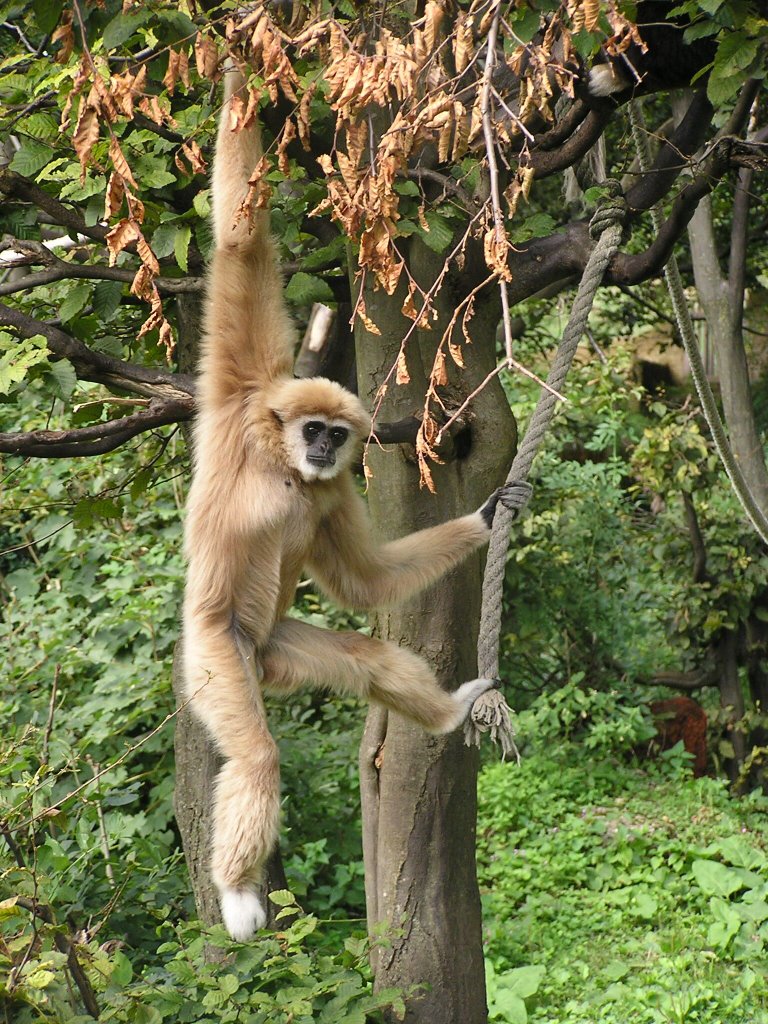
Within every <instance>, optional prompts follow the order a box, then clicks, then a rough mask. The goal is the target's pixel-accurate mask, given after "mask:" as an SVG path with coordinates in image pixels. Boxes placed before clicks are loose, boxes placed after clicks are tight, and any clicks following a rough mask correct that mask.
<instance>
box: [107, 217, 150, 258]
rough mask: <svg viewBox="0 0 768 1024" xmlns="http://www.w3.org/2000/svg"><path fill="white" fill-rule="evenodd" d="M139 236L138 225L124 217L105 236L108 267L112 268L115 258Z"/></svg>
mask: <svg viewBox="0 0 768 1024" xmlns="http://www.w3.org/2000/svg"><path fill="white" fill-rule="evenodd" d="M140 235H141V229H140V228H139V225H138V224H137V223H136V222H135V221H132V220H130V219H129V218H127V217H125V218H123V220H121V221H118V223H117V224H115V226H114V227H113V228H112V230H111V231H110V232H109V233H108V234H107V236H106V243H107V249H108V250H109V265H110V267H114V265H115V262H116V261H117V257H118V256H119V255H120V253H121V252H122V251H123V249H125V248H126V247H127V246H129V245H131V243H132V242H135V241H136V240H137V239H138V238H139V236H140Z"/></svg>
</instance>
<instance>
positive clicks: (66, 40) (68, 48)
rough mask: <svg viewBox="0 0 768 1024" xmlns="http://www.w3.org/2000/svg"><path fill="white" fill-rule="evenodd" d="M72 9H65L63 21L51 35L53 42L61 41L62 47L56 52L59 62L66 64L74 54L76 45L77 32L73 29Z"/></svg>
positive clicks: (62, 16)
mask: <svg viewBox="0 0 768 1024" xmlns="http://www.w3.org/2000/svg"><path fill="white" fill-rule="evenodd" d="M72 17H73V13H72V11H63V12H62V15H61V21H60V22H59V24H58V27H57V28H56V31H55V32H54V33H53V35H52V36H51V43H61V48H60V49H59V52H58V53H57V54H56V63H57V64H66V63H67V61H68V60H69V58H70V56H71V55H72V50H73V48H74V45H75V34H74V32H73V31H72Z"/></svg>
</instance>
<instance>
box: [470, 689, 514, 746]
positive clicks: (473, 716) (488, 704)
mask: <svg viewBox="0 0 768 1024" xmlns="http://www.w3.org/2000/svg"><path fill="white" fill-rule="evenodd" d="M485 732H490V734H491V740H492V741H493V742H494V743H497V744H499V746H500V747H501V756H502V760H506V759H507V758H508V757H509V756H510V755H514V757H515V759H516V761H517V763H518V764H520V751H519V750H518V749H517V746H516V745H515V730H514V729H513V728H512V717H511V715H510V709H509V705H508V704H507V702H506V700H505V699H504V694H503V693H502V692H501V690H496V689H492V690H486V691H485V693H481V694H480V696H479V697H478V698H477V700H476V701H475V703H474V704H473V705H472V710H471V711H470V713H469V717H468V718H467V720H466V722H465V723H464V742H465V744H466V745H467V746H468V747H472V746H475V747H479V746H480V737H481V736H482V735H483V733H485Z"/></svg>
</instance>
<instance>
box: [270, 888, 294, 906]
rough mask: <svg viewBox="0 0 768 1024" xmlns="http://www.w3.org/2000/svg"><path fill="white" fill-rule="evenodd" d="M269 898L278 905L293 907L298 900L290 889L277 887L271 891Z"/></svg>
mask: <svg viewBox="0 0 768 1024" xmlns="http://www.w3.org/2000/svg"><path fill="white" fill-rule="evenodd" d="M268 899H269V902H270V903H274V904H275V906H276V907H293V906H295V905H296V900H295V898H294V895H293V893H292V892H291V891H290V889H275V890H274V891H273V892H271V893H269V895H268Z"/></svg>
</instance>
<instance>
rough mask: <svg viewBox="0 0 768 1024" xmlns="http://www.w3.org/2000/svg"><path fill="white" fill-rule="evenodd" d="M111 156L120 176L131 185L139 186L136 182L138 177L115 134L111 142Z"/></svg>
mask: <svg viewBox="0 0 768 1024" xmlns="http://www.w3.org/2000/svg"><path fill="white" fill-rule="evenodd" d="M109 158H110V160H111V161H112V166H113V167H114V168H115V170H116V171H117V173H118V174H119V175H120V177H121V178H122V179H123V180H124V181H127V182H128V184H129V185H132V186H133V187H134V188H138V187H139V186H138V183H137V182H136V179H135V178H134V176H133V173H132V171H131V168H130V167H129V166H128V161H127V160H126V159H125V156H124V154H123V151H122V149H121V148H120V143H119V142H118V141H117V139H116V138H115V136H114V135H113V136H112V139H111V140H110V143H109Z"/></svg>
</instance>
